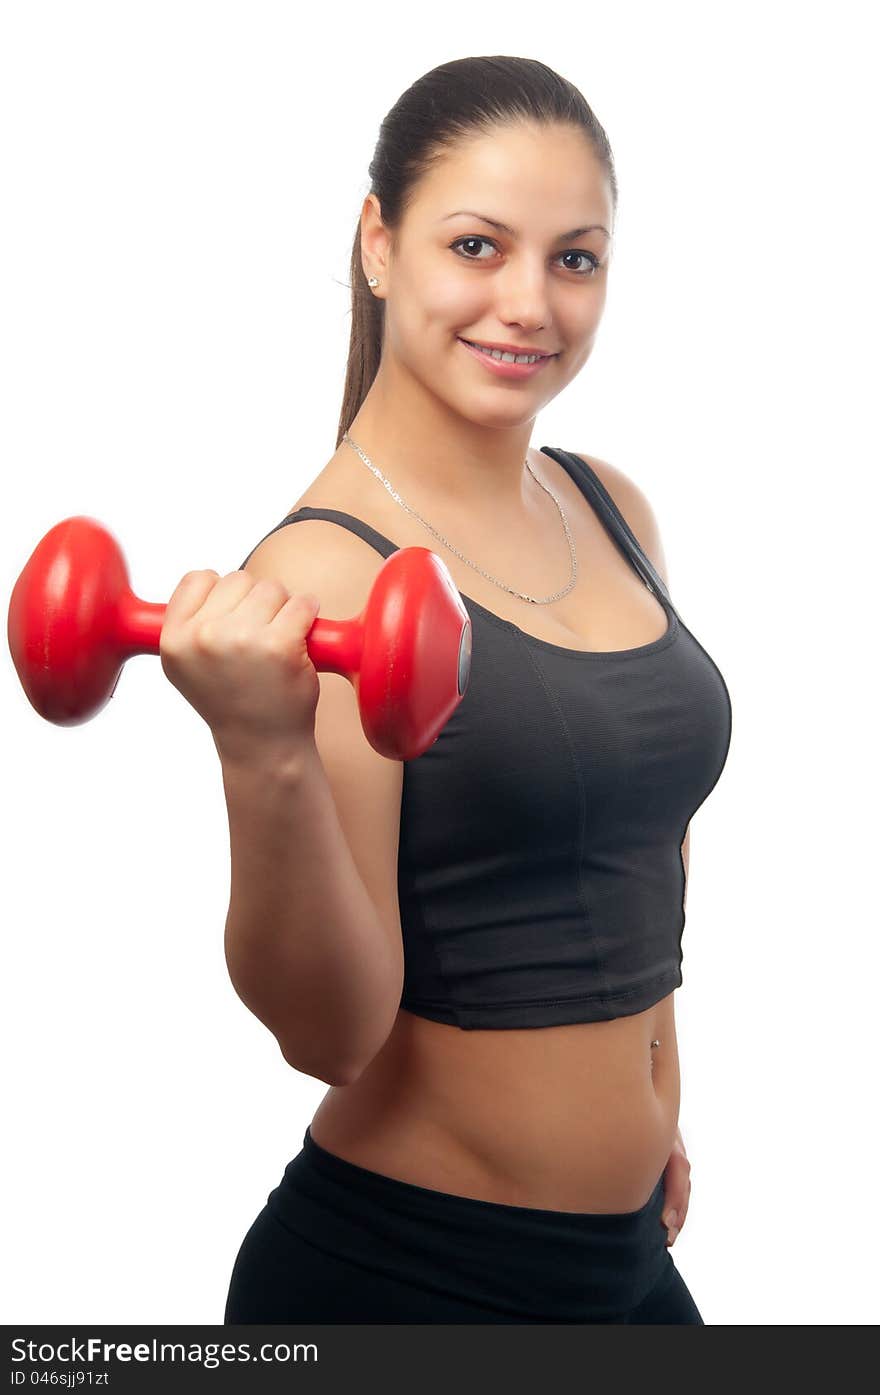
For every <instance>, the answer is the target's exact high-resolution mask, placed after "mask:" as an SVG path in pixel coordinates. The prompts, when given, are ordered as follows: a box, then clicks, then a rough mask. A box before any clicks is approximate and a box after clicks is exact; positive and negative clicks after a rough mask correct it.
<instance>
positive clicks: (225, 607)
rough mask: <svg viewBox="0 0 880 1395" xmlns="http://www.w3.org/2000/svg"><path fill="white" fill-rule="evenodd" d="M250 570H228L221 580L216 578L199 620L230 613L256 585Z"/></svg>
mask: <svg viewBox="0 0 880 1395" xmlns="http://www.w3.org/2000/svg"><path fill="white" fill-rule="evenodd" d="M255 584H256V583H255V581H254V578H253V577H252V576H251V575H250V573H249V572H244V571H238V572H227V574H226V576H221V577H220V578H219V580H218V579H217V578H216V576H215V579H214V589H213V590H212V591H211V592H210V593H209V595H208V596H207V597H206V598H205V601H204V604H203V605H202V608H201V611H200V613H199V620H200V621H201V620H213V619H214V617H215V616H217V615H228V614H229V612H230V611H231V610H234V609H235V608H236V606H237V605H238V603H239V601H241V600H242V599H243V598H244V597H245V596H246V595H247V594H248V592H249V591H250V590H251V589H252V588H253V586H254V585H255Z"/></svg>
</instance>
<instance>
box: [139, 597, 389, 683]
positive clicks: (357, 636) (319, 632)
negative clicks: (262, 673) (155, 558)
mask: <svg viewBox="0 0 880 1395" xmlns="http://www.w3.org/2000/svg"><path fill="white" fill-rule="evenodd" d="M167 609H168V607H167V605H164V604H163V603H162V602H153V601H142V600H141V599H140V597H139V596H136V595H135V594H134V592H133V591H130V590H129V591H124V592H122V594H121V595H120V596H119V598H118V600H117V609H116V616H115V619H114V622H113V623H114V624H115V628H116V641H117V644H118V646H119V655H120V658H121V659H122V660H123V661H124V660H125V659H130V658H132V657H133V656H134V655H135V654H159V653H160V652H161V651H160V648H159V638H160V635H161V633H162V626H163V625H164V623H165V612H166V610H167ZM359 618H360V617H356V618H355V619H353V620H315V622H314V624H313V625H312V628H311V629H310V630H309V632H308V634H307V635H306V649H307V650H308V655H309V658H310V659H311V661H312V663H313V664H314V665H315V668H316V669H318V670H319V672H321V673H338V674H339V675H340V676H341V677H342V678H347V677H348V676H349V674H350V673H351V672H352V671H353V670H354V669H357V668H359V667H360V662H361V654H362V651H363V642H364V631H363V626H362V625H361V624H360V623H359Z"/></svg>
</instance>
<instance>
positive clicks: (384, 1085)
mask: <svg viewBox="0 0 880 1395" xmlns="http://www.w3.org/2000/svg"><path fill="white" fill-rule="evenodd" d="M460 209H468V210H473V211H474V212H479V213H484V214H488V215H489V216H490V217H491V218H493V219H495V220H500V221H503V222H504V223H505V224H508V225H509V226H510V228H511V229H514V230H515V232H516V236H513V235H511V234H509V233H506V232H501V231H499V230H498V229H497V228H495V227H493V226H491V225H490V224H489V223H488V222H485V221H482V220H481V219H479V218H477V217H475V216H473V215H472V214H469V215H458V216H456V217H454V218H448V217H447V215H449V214H450V213H452V212H453V211H455V210H460ZM613 222H614V211H613V207H612V200H611V191H610V188H609V184H608V180H607V177H606V175H605V172H604V170H603V169H602V166H601V165H600V163H599V162H598V161H597V159H596V158H595V156H594V154H593V152H592V149H591V148H590V146H589V143H588V142H587V141H586V140H585V138H584V136H583V134H582V133H581V132H580V131H578V130H575V129H572V128H569V127H565V126H552V127H535V126H532V125H524V124H521V125H516V126H510V127H501V128H498V129H496V130H495V131H494V132H493V133H492V135H491V137H487V136H485V135H483V136H480V137H479V138H476V139H472V140H468V141H466V142H464V143H463V144H461V145H459V146H458V147H456V149H455V151H454V152H450V153H449V154H447V155H446V156H445V157H444V159H443V160H441V161H440V162H439V163H438V164H436V165H435V166H434V168H433V169H432V170H431V172H430V173H429V174H428V175H427V176H426V177H425V178H424V179H423V180H422V181H421V182H420V184H419V185H418V188H417V190H416V194H415V198H414V201H413V203H412V204H411V206H410V208H409V209H408V211H407V214H406V217H405V220H404V223H403V226H402V227H401V228H399V229H398V230H396V232H392V231H391V230H390V229H388V228H386V227H385V225H384V224H383V222H382V219H381V209H380V206H379V204H378V201H377V199H376V197H375V195H373V194H369V195H368V196H367V197H366V199H365V200H364V204H363V207H362V212H361V245H362V261H363V271H364V276H365V278H366V277H370V276H376V277H378V278H379V284H378V286H377V287H376V288H375V289H374V291H373V294H374V295H377V296H378V297H380V298H381V299H382V300H384V302H385V312H384V313H385V329H384V337H383V345H382V359H381V364H380V367H379V370H378V373H377V375H376V378H375V380H374V382H373V384H372V386H371V387H370V390H369V392H368V394H367V396H366V398H365V400H364V402H363V404H362V406H361V408H360V410H359V412H358V414H357V416H356V418H355V420H354V421H353V422H352V425H351V427H350V428H349V430H350V434H351V436H352V438H353V439H354V440H355V441H356V442H357V444H358V445H359V446H360V447H361V448H362V449H363V450H364V451H365V452H366V453H367V455H368V456H369V457H370V459H371V460H372V461H373V462H374V463H375V464H376V465H377V466H378V467H379V469H381V471H382V473H383V474H384V475H386V476H387V477H388V478H389V479H390V480H391V482H392V484H393V486H394V488H395V489H396V490H397V491H398V492H399V493H400V495H401V496H402V498H403V499H404V500H405V501H406V502H407V504H409V505H410V507H411V508H414V509H416V510H417V511H418V512H419V513H420V514H422V515H423V516H424V517H425V518H427V519H428V520H429V521H430V522H431V524H432V525H433V527H435V528H436V529H438V530H439V531H440V532H441V533H442V534H443V535H444V536H445V537H446V538H448V539H449V540H450V541H452V542H453V543H454V545H455V547H457V548H458V549H459V550H460V551H461V552H462V553H464V555H465V556H466V557H468V558H470V559H472V560H473V561H475V562H477V563H478V565H479V566H480V567H482V568H483V569H484V570H486V571H488V572H490V573H491V575H492V576H494V577H498V578H500V579H501V580H503V581H505V582H506V584H507V585H511V586H514V587H515V588H516V589H517V590H521V591H524V592H528V593H531V594H534V595H537V596H545V595H550V594H552V593H554V592H555V591H557V590H559V589H561V588H562V587H563V586H564V584H565V583H566V582H567V580H568V576H569V559H568V550H567V547H566V546H565V545H564V536H563V534H562V532H561V525H560V519H559V514H558V511H557V509H556V506H555V504H554V503H553V500H552V499H550V498H549V497H548V496H547V495H546V494H545V493H544V491H543V490H542V489H541V488H540V487H539V485H538V484H536V482H535V481H534V479H532V478H531V476H530V475H529V474H528V472H527V471H526V470H524V468H523V459H524V457H526V456H528V459H529V461H530V463H531V465H532V467H533V469H534V470H535V473H536V474H537V475H538V476H539V478H540V479H541V480H543V481H544V483H545V484H547V485H548V487H549V488H551V489H552V490H553V491H554V493H555V494H557V496H558V497H559V499H560V502H561V503H562V505H563V508H564V509H565V512H566V515H567V517H568V520H569V526H570V527H571V528H572V533H573V536H574V538H575V545H576V548H577V555H578V561H579V575H578V581H577V585H576V586H575V588H574V589H573V591H572V592H571V593H570V594H569V595H567V596H565V597H564V598H562V600H560V601H557V602H554V603H552V604H551V605H546V606H534V605H531V604H529V603H528V602H525V601H522V600H519V599H518V598H516V597H515V596H512V595H510V594H509V593H507V592H505V591H504V590H502V589H500V588H499V587H497V586H495V585H493V584H492V583H491V582H490V581H488V580H486V579H484V578H483V577H482V576H480V575H479V573H477V572H475V571H474V570H473V569H472V568H470V567H468V566H467V565H466V564H465V563H463V562H461V561H460V560H459V559H458V558H457V557H456V556H455V555H454V554H453V553H452V552H451V551H449V550H447V549H445V548H443V547H442V545H441V544H440V543H436V544H432V541H431V539H430V535H429V534H426V532H425V530H424V528H423V526H422V525H421V524H420V523H419V522H418V520H416V519H414V518H413V517H412V516H411V515H410V514H408V513H407V512H406V511H405V510H403V509H401V507H400V506H399V504H397V503H396V502H395V501H394V500H393V499H392V498H391V496H390V495H389V494H388V492H387V491H386V490H385V489H384V488H382V486H381V484H379V483H378V482H377V481H376V479H375V478H374V477H372V476H371V475H370V474H369V472H368V471H367V470H366V469H365V468H364V465H363V463H362V462H361V461H360V460H359V458H358V456H357V455H356V453H355V452H354V451H353V450H352V449H351V447H350V446H349V445H347V444H346V443H345V442H342V443H341V444H340V446H339V448H338V450H337V451H336V453H335V454H334V456H333V457H332V459H331V460H330V461H329V462H328V464H327V466H326V467H325V469H324V470H323V471H322V472H321V473H320V474H319V475H318V477H317V478H316V479H315V481H314V482H313V484H312V485H311V486H310V487H309V489H308V490H307V491H306V493H305V494H303V495H302V496H301V498H300V499H299V500H298V501H297V503H296V504H295V505H294V507H302V506H304V505H310V506H313V507H334V508H340V509H343V510H345V511H347V512H350V513H352V514H354V515H355V516H357V517H360V518H362V519H363V520H364V521H366V522H368V523H371V524H372V525H373V526H374V527H376V528H378V529H379V531H380V532H382V533H384V534H385V535H386V536H388V537H391V538H392V539H393V540H394V541H395V542H396V543H397V544H398V545H399V546H408V545H417V546H432V545H435V546H436V548H437V550H438V551H439V552H440V553H441V555H442V556H443V560H444V561H445V562H446V563H447V565H448V567H449V571H450V573H451V575H452V577H453V580H454V581H455V583H456V585H457V586H458V587H459V589H460V590H462V591H464V592H465V593H466V594H467V595H469V596H471V597H472V598H474V599H475V600H477V601H479V602H480V604H482V605H484V606H485V607H486V608H488V609H490V610H492V611H494V612H495V613H496V614H498V615H500V616H502V617H503V618H506V619H509V620H512V621H513V622H514V623H515V624H517V625H519V626H520V627H521V628H522V629H523V630H526V631H527V632H529V633H531V634H534V635H537V636H539V637H541V638H545V639H549V640H551V641H552V642H554V643H558V644H562V645H565V646H567V647H570V648H581V649H621V648H627V647H632V646H635V645H639V644H643V643H646V642H649V641H651V640H653V639H655V638H657V637H658V636H659V635H660V634H661V633H662V632H663V630H664V629H665V627H666V616H665V614H664V613H663V612H662V607H661V606H660V605H659V602H658V601H657V598H656V597H655V596H653V595H651V593H649V592H648V591H647V588H646V587H645V586H644V585H643V583H642V582H641V580H640V579H639V578H638V577H637V576H636V574H635V572H634V570H633V569H632V568H631V567H630V566H629V564H628V563H627V562H626V560H625V559H624V558H623V557H621V555H620V553H619V552H618V551H617V549H616V548H615V546H614V544H613V543H612V541H611V539H610V538H609V537H608V534H607V532H606V531H605V529H604V527H603V525H602V524H601V522H600V521H599V520H598V518H597V517H596V515H595V514H594V513H593V511H592V509H591V508H590V506H589V504H588V503H587V501H586V500H585V499H584V497H583V496H582V494H581V493H580V491H579V490H578V488H577V486H576V485H575V483H574V481H573V480H571V479H570V478H569V477H568V475H567V474H566V472H565V471H564V470H563V469H562V467H561V466H557V465H556V462H554V461H552V460H550V459H549V457H547V456H544V455H541V454H540V452H539V451H537V450H536V449H535V448H532V447H531V446H530V439H531V435H532V432H533V429H534V426H535V418H536V416H537V414H538V412H539V411H540V410H541V408H542V407H544V406H545V405H546V404H547V403H549V402H550V401H552V400H553V399H554V398H555V397H556V396H557V395H558V394H559V393H560V392H562V390H563V389H564V388H565V387H566V386H567V385H568V384H569V383H571V382H572V381H573V380H574V379H575V378H576V377H577V376H578V374H579V373H580V370H581V369H582V368H583V366H584V364H585V363H586V361H587V359H588V358H589V356H590V354H591V352H592V349H593V345H594V342H595V339H596V335H597V332H598V328H599V324H600V321H601V317H602V312H603V309H604V305H605V299H606V295H607V287H608V272H609V266H610V259H611V250H612V244H613V232H614V227H613ZM592 224H596V225H601V227H603V228H604V229H606V230H607V233H606V232H603V231H600V230H599V228H598V227H597V228H595V229H594V230H593V231H590V232H587V233H583V234H581V235H580V236H578V237H576V238H574V239H569V240H564V241H560V240H559V234H560V232H562V231H563V230H567V229H571V228H575V227H581V226H584V225H592ZM462 238H466V239H468V241H467V242H466V243H465V244H462V243H461V242H460V241H459V242H458V243H457V250H456V248H455V247H453V244H454V243H456V242H457V240H458V239H462ZM458 336H463V337H465V338H468V339H472V340H479V341H484V342H485V341H493V342H494V341H499V342H504V343H513V344H517V345H528V346H534V347H537V348H540V349H545V350H547V351H554V352H556V353H557V357H555V358H554V359H553V360H552V361H551V362H550V363H548V364H547V365H545V367H544V368H543V369H542V370H541V371H540V372H539V373H537V374H535V375H534V376H533V377H531V378H529V379H526V380H521V381H512V380H507V379H502V378H500V377H498V376H496V375H494V374H492V373H491V372H489V371H488V370H487V369H485V368H483V367H482V365H481V364H480V363H479V362H477V361H475V360H474V358H473V356H472V355H471V353H470V352H469V351H468V350H467V349H465V348H464V347H463V346H462V345H461V344H460V343H459V342H458ZM577 453H578V454H580V455H583V456H584V457H585V458H586V459H588V460H589V461H590V463H591V464H592V465H593V468H594V469H595V470H596V471H597V473H598V474H599V475H600V478H601V479H602V480H603V483H605V485H606V488H608V490H609V492H610V493H611V494H612V496H613V497H614V499H615V501H616V502H617V504H618V506H619V507H620V508H621V511H622V512H623V513H624V516H625V517H626V518H627V521H628V522H629V524H630V527H631V528H632V529H633V531H634V532H635V534H636V536H637V537H638V538H639V540H640V541H641V543H642V546H643V547H644V548H645V551H646V552H647V554H648V555H649V557H650V558H651V560H652V561H653V563H654V565H655V566H656V567H657V570H658V571H659V572H660V574H661V575H663V576H664V578H665V575H666V562H665V557H664V556H663V549H662V543H661V540H660V536H659V531H658V528H657V522H656V519H655V517H654V515H653V512H652V510H651V508H650V505H649V503H648V501H647V499H646V498H645V496H644V494H643V493H642V491H641V490H640V489H639V488H638V486H636V485H635V484H634V483H633V481H631V480H629V479H628V477H627V476H626V475H624V474H623V472H622V471H620V470H617V469H615V467H613V466H611V465H608V464H607V463H606V462H603V461H599V460H597V459H596V458H595V457H594V456H587V455H586V453H585V452H584V451H578V452H577ZM381 563H382V559H381V558H378V557H377V570H378V568H379V567H380V566H381ZM687 844H688V839H687V838H686V839H685V844H684V847H683V858H684V859H686V858H687V854H688V847H687ZM685 866H687V863H686V861H685ZM673 997H674V995H673V994H670V995H669V996H668V997H666V998H665V999H663V1000H662V1001H661V1002H659V1003H657V1004H655V1005H654V1006H652V1007H651V1008H649V1009H647V1010H646V1011H645V1012H642V1013H638V1014H633V1015H631V1016H627V1017H620V1018H617V1019H615V1020H614V1021H611V1022H595V1023H578V1024H573V1025H565V1026H561V1027H548V1028H541V1029H532V1030H506V1031H472V1032H461V1031H460V1030H458V1029H457V1028H454V1027H449V1026H447V1025H445V1024H442V1023H436V1022H431V1021H429V1020H427V1019H423V1018H418V1017H415V1016H413V1015H412V1014H410V1013H407V1012H406V1011H404V1010H401V1011H400V1012H399V1014H398V1018H397V1020H396V1022H395V1025H394V1027H393V1029H392V1031H391V1033H390V1035H389V1037H388V1039H387V1041H386V1042H385V1043H384V1045H383V1047H382V1049H381V1050H380V1051H379V1052H378V1053H377V1055H376V1056H375V1057H374V1058H373V1060H372V1061H371V1062H369V1063H368V1064H367V1065H366V1067H365V1068H364V1070H363V1071H362V1072H361V1074H360V1075H359V1076H358V1077H357V1078H356V1079H355V1080H354V1081H352V1082H351V1083H350V1084H347V1085H345V1086H343V1087H334V1088H332V1089H331V1090H329V1091H328V1094H327V1095H326V1096H325V1097H324V1099H323V1100H322V1102H321V1105H320V1106H319V1108H318V1110H317V1113H316V1114H315V1117H314V1119H313V1121H312V1133H313V1136H314V1137H315V1140H316V1141H317V1142H318V1143H319V1144H321V1145H322V1146H324V1147H326V1148H328V1149H329V1150H330V1151H332V1152H335V1153H337V1154H338V1155H340V1156H342V1157H345V1158H348V1159H349V1160H350V1161H352V1162H355V1163H357V1164H359V1165H360V1166H363V1167H367V1168H371V1169H372V1170H374V1171H378V1172H382V1173H384V1174H386V1175H388V1176H393V1177H397V1178H400V1179H401V1180H404V1181H410V1182H414V1183H415V1184H417V1185H421V1186H426V1187H433V1188H435V1189H439V1190H444V1191H450V1192H456V1193H459V1194H461V1195H466V1196H477V1197H482V1198H483V1199H485V1200H489V1201H498V1202H504V1203H507V1204H513V1205H520V1206H536V1207H541V1208H544V1209H552V1210H569V1211H596V1212H601V1211H628V1210H634V1209H636V1208H637V1207H640V1206H642V1205H643V1204H644V1203H645V1202H646V1201H647V1199H648V1197H649V1195H650V1193H651V1191H652V1189H653V1186H654V1185H655V1183H656V1181H657V1178H658V1177H659V1176H660V1175H661V1173H662V1174H663V1177H664V1190H665V1206H664V1221H665V1220H666V1219H667V1217H668V1216H669V1213H670V1212H671V1211H675V1212H677V1214H678V1228H677V1229H676V1228H672V1227H671V1228H670V1230H669V1233H668V1237H667V1244H671V1243H672V1242H673V1241H674V1239H675V1236H676V1234H677V1233H678V1229H680V1227H681V1225H682V1224H683V1221H684V1217H685V1215H686V1212H687V1207H688V1201H689V1196H690V1164H689V1162H688V1159H687V1155H686V1152H685V1149H684V1143H683V1140H682V1138H681V1133H680V1130H679V1128H678V1106H679V1095H680V1077H679V1067H678V1057H677V1046H676V1035H675V1021H674V1005H673ZM657 1038H659V1040H660V1043H661V1045H660V1046H659V1047H652V1046H651V1042H652V1041H653V1040H655V1039H657Z"/></svg>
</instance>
